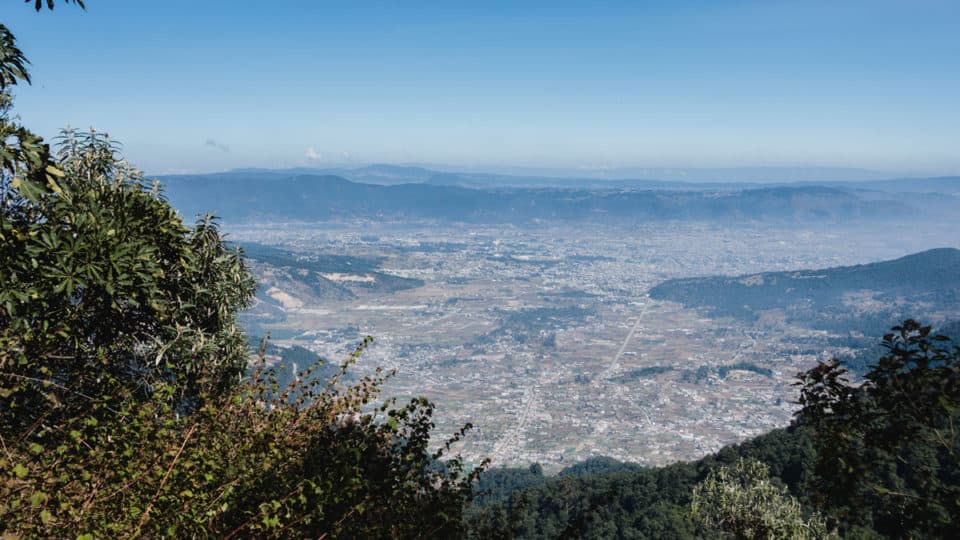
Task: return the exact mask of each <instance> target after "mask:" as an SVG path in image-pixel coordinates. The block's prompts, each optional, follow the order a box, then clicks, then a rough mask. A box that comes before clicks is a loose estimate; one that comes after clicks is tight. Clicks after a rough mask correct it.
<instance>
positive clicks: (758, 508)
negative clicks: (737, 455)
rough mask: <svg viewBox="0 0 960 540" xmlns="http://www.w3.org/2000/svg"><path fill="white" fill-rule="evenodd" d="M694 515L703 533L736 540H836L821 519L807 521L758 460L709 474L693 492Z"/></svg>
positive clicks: (794, 502)
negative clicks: (782, 539) (740, 539)
mask: <svg viewBox="0 0 960 540" xmlns="http://www.w3.org/2000/svg"><path fill="white" fill-rule="evenodd" d="M690 510H691V513H692V514H693V518H694V520H695V521H696V522H697V524H698V525H699V528H700V530H701V531H703V532H710V533H718V534H724V535H728V536H730V537H733V538H746V539H767V538H793V539H796V540H808V539H815V538H829V537H831V536H833V535H832V534H830V533H829V532H828V531H827V527H826V524H825V523H824V521H823V519H822V518H820V516H818V515H813V516H810V517H809V518H808V517H806V516H804V511H803V508H802V507H801V505H800V503H799V502H797V500H796V499H795V498H793V497H792V496H791V495H790V494H789V493H787V492H786V490H785V489H784V488H783V487H781V486H778V485H776V484H774V483H773V482H772V481H771V480H770V477H769V473H768V468H767V466H766V465H764V464H763V463H761V462H759V461H754V460H744V459H741V460H740V461H738V462H737V463H736V464H735V465H732V466H723V467H719V468H717V469H714V470H712V471H710V473H709V474H708V475H707V478H706V479H705V480H704V481H703V482H701V483H700V484H698V485H697V487H695V488H694V490H693V500H692V501H691V502H690Z"/></svg>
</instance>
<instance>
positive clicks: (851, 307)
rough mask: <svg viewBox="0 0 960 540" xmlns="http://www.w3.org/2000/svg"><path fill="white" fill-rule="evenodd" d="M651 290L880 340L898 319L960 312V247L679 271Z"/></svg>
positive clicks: (735, 313) (726, 311)
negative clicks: (875, 257) (742, 271)
mask: <svg viewBox="0 0 960 540" xmlns="http://www.w3.org/2000/svg"><path fill="white" fill-rule="evenodd" d="M650 296H651V297H652V298H655V299H659V300H670V301H673V302H679V303H681V304H683V305H684V306H687V307H693V308H698V309H703V310H704V311H705V312H706V313H708V314H709V315H711V316H714V317H734V318H737V319H740V320H745V321H754V320H756V319H757V318H759V317H760V316H761V315H763V314H764V312H771V311H779V312H781V313H783V314H784V315H785V317H786V320H787V321H788V322H790V323H794V324H799V325H802V326H807V327H810V328H818V329H824V330H830V331H832V332H839V333H851V332H859V333H863V334H866V335H867V336H868V337H870V338H871V339H874V340H875V338H877V337H879V336H881V335H882V334H883V333H884V331H885V329H886V328H888V327H889V326H890V324H892V323H893V322H895V321H898V320H903V319H905V318H910V317H921V316H923V317H924V318H925V319H927V320H937V319H939V320H940V321H944V320H951V319H953V318H955V317H957V315H958V314H960V313H958V310H960V250H958V249H954V248H942V249H933V250H929V251H924V252H922V253H916V254H913V255H908V256H906V257H902V258H900V259H896V260H892V261H883V262H878V263H871V264H862V265H857V266H845V267H838V268H825V269H822V270H800V271H794V272H767V273H762V274H752V275H746V276H736V277H722V276H720V277H703V278H685V279H674V280H670V281H666V282H664V283H661V284H660V285H657V286H656V287H653V288H652V289H651V290H650Z"/></svg>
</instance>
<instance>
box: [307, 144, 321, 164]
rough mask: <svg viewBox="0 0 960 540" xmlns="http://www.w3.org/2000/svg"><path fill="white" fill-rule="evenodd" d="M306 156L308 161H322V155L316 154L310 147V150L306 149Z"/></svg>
mask: <svg viewBox="0 0 960 540" xmlns="http://www.w3.org/2000/svg"><path fill="white" fill-rule="evenodd" d="M306 156H307V159H309V160H310V161H320V160H321V159H323V154H321V153H318V152H317V151H316V150H314V149H313V147H312V146H311V147H310V148H307V153H306Z"/></svg>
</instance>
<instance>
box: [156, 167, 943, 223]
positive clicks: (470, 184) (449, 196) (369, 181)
mask: <svg viewBox="0 0 960 540" xmlns="http://www.w3.org/2000/svg"><path fill="white" fill-rule="evenodd" d="M337 172H340V173H342V174H343V175H346V176H349V177H350V178H345V177H344V176H339V175H334V174H323V175H320V174H306V173H305V171H302V170H292V171H267V170H246V171H232V172H226V173H214V174H205V175H180V176H167V177H161V182H162V183H163V185H164V188H165V193H166V195H167V197H168V198H169V199H170V201H171V203H173V205H174V206H176V207H177V208H178V209H179V210H180V211H181V213H182V214H183V215H185V216H193V215H195V214H198V213H204V212H208V211H213V212H215V213H217V214H218V215H220V216H221V217H223V218H224V219H225V220H227V221H253V220H280V221H283V220H287V221H327V220H336V219H354V218H372V219H383V218H389V219H414V220H454V221H461V222H480V223H483V222H486V223H503V222H509V223H527V222H532V221H550V220H565V221H570V220H572V221H578V220H580V221H584V220H588V221H603V222H606V221H624V220H627V221H634V222H646V221H654V220H685V219H693V220H734V221H787V222H803V221H816V222H827V223H829V222H841V221H847V220H851V219H889V218H891V217H898V216H912V217H915V216H916V215H919V214H921V213H926V214H930V215H931V216H936V215H943V216H944V217H946V218H951V219H957V218H960V177H955V178H953V177H952V178H930V179H909V180H902V181H901V180H886V181H870V182H861V183H836V184H833V185H826V184H824V185H820V184H793V185H769V186H767V185H761V186H758V185H755V184H747V183H741V184H715V183H711V184H689V183H677V182H663V181H647V180H621V181H607V180H603V181H596V180H585V181H582V182H581V181H578V180H576V179H557V178H553V179H550V178H533V177H503V176H496V175H477V174H472V173H471V174H464V173H441V172H436V171H431V170H428V169H422V168H417V167H394V166H387V165H381V166H371V167H364V168H361V169H351V170H338V171H337ZM578 182H579V183H578ZM564 183H566V184H564ZM511 184H515V185H511ZM555 184H560V185H566V186H567V187H556V185H555ZM581 184H582V185H581ZM518 185H519V186H520V187H518ZM570 186H575V187H570ZM899 193H913V194H912V195H911V196H910V197H908V198H905V197H903V196H900V195H898V194H899Z"/></svg>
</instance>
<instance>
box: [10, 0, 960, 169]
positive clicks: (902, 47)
mask: <svg viewBox="0 0 960 540" xmlns="http://www.w3.org/2000/svg"><path fill="white" fill-rule="evenodd" d="M3 2H4V6H3V8H2V14H0V21H2V22H3V23H5V24H7V26H8V27H10V29H11V30H12V31H13V32H14V33H15V34H16V36H17V37H18V39H19V43H20V46H21V48H22V49H23V50H24V51H25V52H26V54H27V55H28V57H29V58H30V59H31V61H32V62H33V68H32V73H33V78H34V84H33V86H32V87H24V88H20V89H18V91H17V106H16V108H17V111H18V112H19V114H20V116H21V117H22V120H23V122H24V123H25V124H26V125H28V126H30V127H32V128H34V129H35V130H37V131H39V132H40V133H41V134H43V135H46V136H49V135H52V134H54V133H56V131H57V130H58V129H59V128H60V127H62V126H64V125H67V124H70V125H72V126H74V127H78V128H86V127H89V126H94V127H96V128H97V129H99V130H103V131H107V132H108V133H110V134H111V135H112V136H114V137H116V138H117V139H119V140H120V141H121V142H122V143H123V144H124V148H125V154H126V155H127V157H128V158H130V159H131V160H133V161H134V162H135V163H136V164H137V165H139V166H140V167H141V168H144V169H146V170H147V171H148V172H154V173H160V172H177V171H208V170H220V169H226V168H232V167H248V166H259V167H288V166H303V165H308V166H309V165H317V166H320V165H325V164H328V163H357V164H359V163H366V162H393V163H414V162H434V163H448V164H454V165H464V166H468V165H478V164H490V165H493V164H495V165H523V166H551V167H571V168H575V167H608V166H647V167H726V166H745V165H791V166H793V165H818V166H849V167H865V168H871V169H880V170H890V171H901V172H921V173H931V174H944V173H956V172H960V2H958V1H957V0H943V1H933V0H902V1H886V0H828V1H820V0H798V1H778V0H757V1H739V0H729V1H724V0H712V1H707V0H704V1H682V0H670V1H666V0H664V1H660V2H652V1H647V2H643V1H636V0H635V1H629V2H626V1H625V2H613V1H610V2H605V1H601V0H592V1H589V2H562V1H557V0H554V1H549V2H536V1H504V2H500V1H489V0H484V1H478V0H473V1H463V2H457V1H451V0H445V1H436V2H418V1H414V0H403V1H396V2H368V1H363V0H338V1H322V0H300V1H294V0H285V1H280V0H260V1H254V0H231V1H227V0H162V1H154V0H87V4H88V9H87V11H86V12H83V11H81V10H80V9H78V8H75V7H73V6H60V7H58V8H57V9H56V10H55V11H54V12H52V13H51V12H46V11H44V12H42V13H35V12H34V11H33V9H32V8H31V7H30V6H28V5H26V4H24V3H23V2H21V1H19V0H3ZM31 4H32V2H31Z"/></svg>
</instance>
